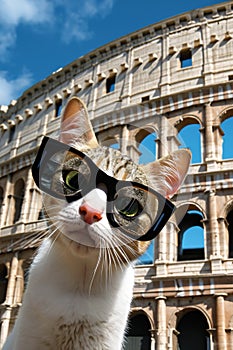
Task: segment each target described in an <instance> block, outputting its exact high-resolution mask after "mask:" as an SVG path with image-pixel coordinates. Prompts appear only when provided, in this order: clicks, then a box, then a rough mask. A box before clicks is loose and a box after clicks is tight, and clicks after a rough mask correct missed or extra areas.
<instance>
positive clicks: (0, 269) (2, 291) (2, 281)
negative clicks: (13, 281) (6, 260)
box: [0, 264, 7, 304]
mask: <svg viewBox="0 0 233 350" xmlns="http://www.w3.org/2000/svg"><path fill="white" fill-rule="evenodd" d="M6 291H7V268H6V265H5V264H0V304H2V303H4V301H5V299H6Z"/></svg>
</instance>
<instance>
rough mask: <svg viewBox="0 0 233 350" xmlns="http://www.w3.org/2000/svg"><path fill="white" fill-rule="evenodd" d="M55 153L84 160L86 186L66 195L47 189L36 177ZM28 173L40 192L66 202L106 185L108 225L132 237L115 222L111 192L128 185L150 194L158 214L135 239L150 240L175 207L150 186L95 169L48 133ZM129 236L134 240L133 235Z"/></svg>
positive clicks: (92, 164)
mask: <svg viewBox="0 0 233 350" xmlns="http://www.w3.org/2000/svg"><path fill="white" fill-rule="evenodd" d="M46 146H47V147H46ZM58 152H72V153H74V154H76V155H77V156H78V157H79V158H80V159H85V163H86V164H87V165H88V166H89V168H90V170H91V171H90V174H91V177H90V179H89V182H88V185H89V186H87V187H86V188H85V189H82V190H81V191H77V192H75V193H74V194H71V195H70V194H69V195H66V194H63V195H59V194H58V193H57V192H55V191H53V190H51V189H49V188H47V187H46V186H43V182H42V181H41V180H40V179H41V174H42V175H43V168H44V167H46V165H47V164H48V163H47V162H48V160H49V159H51V156H53V155H54V154H56V153H58ZM32 176H33V179H34V181H35V183H36V185H37V186H38V188H39V189H40V190H41V191H43V192H45V193H47V194H48V195H50V196H52V197H55V198H58V199H63V200H64V198H65V199H66V201H67V202H68V203H71V202H74V201H77V200H79V199H81V198H83V197H84V196H85V195H86V194H87V193H89V192H90V191H91V190H93V189H95V188H98V185H99V184H102V183H104V184H105V186H106V188H107V193H106V195H107V213H106V215H107V218H108V221H109V224H110V225H111V226H112V227H116V228H118V229H120V230H121V231H122V232H123V233H124V234H125V235H127V236H131V237H133V235H130V234H129V233H128V232H127V231H126V230H124V228H123V227H122V226H120V225H119V224H118V222H117V221H116V220H115V219H114V215H113V201H114V199H115V195H116V193H117V191H118V190H120V189H122V188H124V187H129V186H130V187H134V188H137V189H139V190H140V189H141V190H143V191H146V192H150V193H152V194H153V195H155V196H156V197H157V199H158V204H159V208H158V213H159V214H158V215H157V216H156V218H155V220H154V222H153V224H152V226H151V228H150V229H149V230H148V231H147V232H146V233H145V234H144V235H143V236H141V237H139V238H137V240H138V241H150V240H152V239H154V238H155V237H156V236H157V235H158V234H159V232H160V231H161V230H162V228H163V227H164V226H165V224H166V223H167V221H168V220H169V218H170V217H171V215H172V213H173V212H174V210H175V206H174V204H173V203H172V202H170V201H169V200H168V199H166V198H165V197H163V196H162V195H161V194H160V193H158V192H157V191H155V190H154V189H152V188H150V187H148V186H145V185H143V184H141V183H138V182H134V181H124V180H116V179H115V178H114V177H112V176H109V175H107V174H106V173H105V172H104V171H102V170H101V169H99V168H98V167H97V165H96V164H95V163H94V162H93V161H92V160H91V159H90V158H89V157H88V156H87V155H86V154H84V153H82V152H81V151H79V150H77V149H76V148H74V147H71V146H69V145H66V144H64V143H62V142H60V141H57V140H55V139H52V138H49V137H48V136H44V138H43V140H42V143H41V145H40V147H39V150H38V153H37V155H36V158H35V161H34V163H33V165H32ZM116 189H117V191H116ZM133 238H134V239H135V237H133Z"/></svg>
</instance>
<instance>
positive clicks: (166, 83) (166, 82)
mask: <svg viewBox="0 0 233 350" xmlns="http://www.w3.org/2000/svg"><path fill="white" fill-rule="evenodd" d="M161 51H162V64H161V78H160V84H159V87H160V89H161V96H163V95H167V94H169V93H170V60H168V59H167V56H168V54H169V29H168V28H167V27H166V24H164V25H163V36H162V42H161Z"/></svg>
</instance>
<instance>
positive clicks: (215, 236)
mask: <svg viewBox="0 0 233 350" xmlns="http://www.w3.org/2000/svg"><path fill="white" fill-rule="evenodd" d="M232 53H233V1H227V2H223V3H220V4H218V5H214V6H211V7H206V8H202V9H197V10H193V11H191V12H188V13H184V14H181V15H177V16H175V17H173V18H169V19H167V20H164V21H161V22H159V23H155V24H153V25H150V26H148V27H146V28H143V29H140V30H138V31H137V32H134V33H131V34H128V35H127V36H125V37H121V38H119V39H117V40H115V41H113V42H111V43H109V44H107V45H105V46H102V47H100V48H97V49H96V50H94V51H92V52H90V53H88V54H86V55H85V56H83V57H80V58H78V59H77V60H75V61H74V62H72V63H70V64H68V65H67V66H65V67H64V68H62V69H60V70H58V71H56V72H54V73H53V74H51V75H50V76H49V77H47V78H46V79H44V80H43V81H40V82H38V83H37V84H35V85H33V86H32V87H31V88H29V89H28V90H26V91H25V92H24V93H23V95H22V96H21V97H20V98H18V100H17V101H16V100H13V101H11V103H10V104H9V106H1V108H0V118H1V122H0V213H1V216H0V221H1V231H0V320H1V321H0V330H1V335H0V343H1V345H2V344H3V343H4V342H5V339H6V337H7V334H8V333H9V331H10V330H11V328H12V326H13V324H14V321H15V318H16V316H17V312H18V310H19V308H20V305H21V302H22V296H23V292H24V287H25V284H26V281H27V271H28V267H29V266H30V263H31V258H32V256H33V254H34V252H35V250H36V249H37V247H38V246H39V244H40V242H41V240H42V239H43V234H41V233H42V232H45V231H46V227H47V226H46V220H45V218H44V214H43V210H42V198H41V193H40V192H39V190H38V189H37V187H36V185H35V184H34V182H33V179H32V175H31V171H30V168H31V165H32V162H33V160H34V157H35V155H36V152H37V150H38V147H39V145H40V142H41V139H42V137H43V135H49V136H51V135H55V134H56V131H57V130H58V128H59V124H60V120H59V119H60V118H59V116H60V113H61V109H62V107H63V106H64V105H65V104H66V102H67V100H68V99H69V98H70V97H71V96H78V97H80V98H81V99H82V100H84V101H85V103H86V105H87V107H88V110H89V114H90V117H91V122H92V124H93V127H94V130H95V133H96V135H97V138H98V140H99V142H100V143H101V144H105V145H108V146H114V147H118V148H120V150H121V151H122V152H123V153H127V154H128V155H129V156H130V157H131V158H132V159H134V160H135V161H136V162H142V153H143V151H142V146H143V145H145V142H144V141H145V140H147V141H148V140H149V141H148V142H150V143H151V144H152V147H154V151H153V156H154V157H156V158H160V157H161V156H164V155H166V154H167V153H169V152H171V151H173V150H175V149H177V148H179V147H183V144H184V143H185V144H186V146H188V147H190V148H191V150H192V151H193V160H192V164H191V167H190V171H189V175H188V177H187V180H186V181H185V183H184V184H183V186H182V188H181V189H180V191H179V192H178V193H177V194H176V195H175V196H174V197H173V199H172V200H173V201H174V203H175V205H176V211H175V213H174V215H173V216H172V218H171V219H170V221H169V222H168V224H167V225H166V227H165V228H164V229H163V230H162V232H161V233H160V234H159V236H158V237H157V238H156V239H155V240H154V241H153V242H152V244H151V246H150V248H149V251H148V253H147V254H146V255H145V256H144V257H143V258H142V259H141V260H140V261H139V262H138V263H137V265H136V267H135V288H134V297H133V302H132V307H131V314H130V320H129V322H130V326H129V330H128V332H127V335H126V336H127V345H126V349H127V350H139V349H140V350H147V349H157V350H168V349H170V350H172V349H173V350H177V349H180V350H187V349H188V350H194V349H195V350H196V349H198V350H232V349H233V147H232V144H231V142H232V129H233V123H232V119H233V118H232V117H233V66H232ZM147 144H148V143H147ZM193 144H194V146H193ZM227 144H228V147H226V145H227ZM191 236H192V238H191ZM194 236H195V237H196V238H197V239H196V240H195V239H194ZM1 345H0V346H1Z"/></svg>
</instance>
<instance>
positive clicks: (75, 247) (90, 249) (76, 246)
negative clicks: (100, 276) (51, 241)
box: [60, 233, 99, 258]
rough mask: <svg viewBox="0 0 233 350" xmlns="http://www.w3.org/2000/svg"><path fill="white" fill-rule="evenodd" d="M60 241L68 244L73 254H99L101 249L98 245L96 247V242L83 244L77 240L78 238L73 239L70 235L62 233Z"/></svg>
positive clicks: (84, 256) (80, 255)
mask: <svg viewBox="0 0 233 350" xmlns="http://www.w3.org/2000/svg"><path fill="white" fill-rule="evenodd" d="M60 241H61V242H62V244H63V245H66V247H67V248H68V249H69V251H70V252H71V251H72V253H73V254H75V255H78V256H79V257H83V258H86V257H90V256H92V255H98V254H99V249H98V247H95V246H94V244H92V245H90V244H89V245H87V244H82V243H80V242H77V240H73V239H72V238H71V237H69V235H65V234H63V233H62V234H61V235H60Z"/></svg>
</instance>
